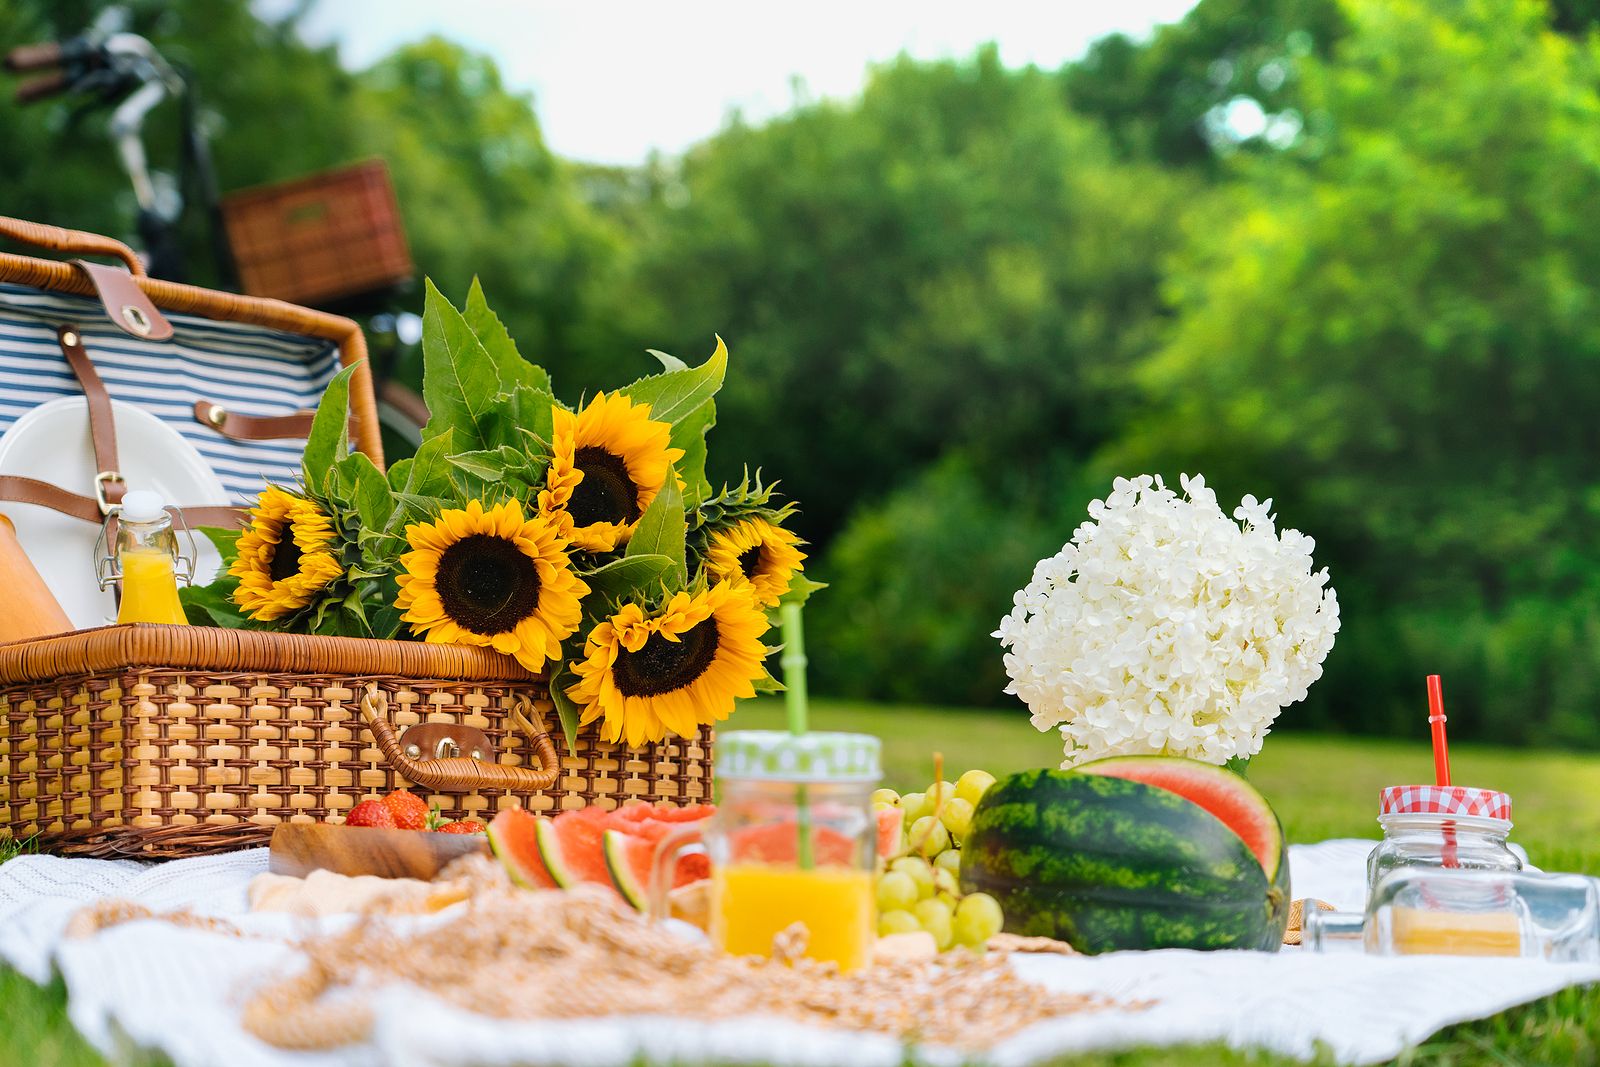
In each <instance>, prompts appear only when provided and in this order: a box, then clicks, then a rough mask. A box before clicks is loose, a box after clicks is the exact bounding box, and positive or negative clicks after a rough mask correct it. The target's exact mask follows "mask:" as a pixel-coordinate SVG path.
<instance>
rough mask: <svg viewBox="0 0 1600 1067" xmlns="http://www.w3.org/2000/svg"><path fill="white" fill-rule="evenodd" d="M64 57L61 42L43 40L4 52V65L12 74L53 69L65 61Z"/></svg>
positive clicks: (65, 57)
mask: <svg viewBox="0 0 1600 1067" xmlns="http://www.w3.org/2000/svg"><path fill="white" fill-rule="evenodd" d="M66 59H67V56H66V50H65V49H64V48H62V46H61V42H59V41H45V42H43V43H41V44H25V45H19V46H17V47H16V48H13V49H12V50H11V51H9V52H7V53H6V57H5V60H4V66H5V68H6V69H7V70H9V71H11V72H12V73H13V74H21V73H23V72H25V71H30V70H53V69H55V68H56V67H59V66H61V65H62V64H63V63H65V62H66ZM19 92H20V90H19Z"/></svg>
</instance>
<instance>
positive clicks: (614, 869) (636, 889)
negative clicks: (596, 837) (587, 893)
mask: <svg viewBox="0 0 1600 1067" xmlns="http://www.w3.org/2000/svg"><path fill="white" fill-rule="evenodd" d="M639 840H640V839H639V838H636V837H632V836H631V835H629V834H625V833H623V832H622V831H621V830H607V831H606V836H605V843H604V844H603V845H602V846H601V847H602V848H603V849H604V850H605V857H606V872H607V873H608V874H610V875H611V884H612V885H613V886H615V887H616V890H617V892H618V893H621V894H622V899H623V900H626V901H627V902H628V903H629V904H631V905H633V909H634V910H635V911H644V910H645V909H646V908H648V907H649V902H650V886H649V883H648V882H645V883H643V884H641V883H640V880H639V877H638V875H637V874H636V873H635V871H634V869H633V864H632V863H631V862H630V861H629V857H628V847H629V844H630V843H633V842H637V841H639ZM651 851H652V852H653V851H654V850H653V849H652V850H651Z"/></svg>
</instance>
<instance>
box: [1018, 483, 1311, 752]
mask: <svg viewBox="0 0 1600 1067" xmlns="http://www.w3.org/2000/svg"><path fill="white" fill-rule="evenodd" d="M1180 482H1181V484H1182V488H1183V494H1184V495H1183V496H1179V495H1178V494H1177V493H1175V492H1173V491H1172V490H1171V489H1168V488H1167V487H1166V485H1165V484H1164V483H1163V482H1162V480H1161V479H1160V478H1159V477H1151V476H1149V475H1144V476H1141V477H1139V478H1134V479H1132V480H1129V479H1126V478H1118V479H1117V480H1116V483H1115V484H1114V485H1113V487H1112V491H1111V495H1110V496H1108V497H1107V498H1106V499H1105V500H1096V501H1095V502H1094V503H1092V504H1090V505H1089V518H1090V521H1088V522H1086V523H1084V524H1083V525H1082V526H1079V527H1078V529H1077V530H1076V531H1075V532H1074V533H1073V535H1072V540H1071V542H1069V543H1068V544H1067V545H1066V546H1064V547H1063V548H1062V549H1061V551H1060V552H1059V553H1057V554H1056V555H1054V556H1051V557H1050V558H1049V559H1044V560H1040V561H1039V564H1038V566H1036V567H1035V568H1034V571H1033V580H1032V581H1030V582H1029V583H1028V586H1027V588H1026V589H1023V590H1021V591H1020V592H1018V593H1017V595H1016V600H1015V607H1013V609H1012V611H1011V614H1010V615H1008V616H1006V617H1005V619H1003V620H1001V623H1000V629H998V630H996V631H995V633H994V636H995V637H998V638H999V639H1000V643H1001V645H1002V646H1004V647H1005V648H1006V649H1007V650H1008V651H1007V652H1006V656H1005V661H1006V673H1007V674H1009V675H1010V676H1011V684H1010V685H1008V686H1007V687H1006V692H1008V693H1014V694H1016V695H1017V696H1019V697H1021V698H1022V700H1023V702H1024V703H1026V704H1027V705H1028V708H1029V710H1031V711H1032V712H1033V724H1034V726H1036V727H1038V728H1039V729H1040V730H1048V729H1050V728H1051V727H1059V728H1060V731H1061V736H1062V739H1063V740H1064V742H1065V749H1066V759H1065V761H1064V762H1063V763H1062V766H1063V767H1071V766H1073V765H1074V764H1078V763H1083V762H1086V761H1088V760H1092V759H1099V758H1101V757H1103V756H1115V755H1130V754H1150V753H1162V754H1166V755H1177V756H1189V757H1192V758H1194V759H1198V760H1204V761H1205V762H1207V763H1217V764H1221V763H1226V762H1227V761H1228V760H1230V759H1232V758H1235V757H1250V756H1253V755H1255V754H1256V753H1257V752H1259V751H1260V750H1261V743H1262V741H1263V740H1264V739H1265V738H1266V735H1267V731H1268V730H1269V729H1271V727H1272V723H1273V721H1274V720H1275V719H1276V718H1277V717H1278V713H1279V712H1280V711H1282V710H1283V709H1284V708H1286V707H1288V706H1289V705H1290V704H1293V703H1295V702H1296V701H1299V700H1302V699H1304V698H1305V695H1306V690H1307V688H1309V687H1310V685H1311V683H1312V682H1314V681H1316V680H1317V679H1318V678H1320V677H1321V676H1322V662H1323V660H1324V659H1326V658H1327V655H1328V652H1329V650H1331V649H1332V648H1333V638H1334V635H1335V634H1337V633H1338V632H1339V601H1338V598H1337V597H1336V596H1335V595H1334V592H1333V590H1332V589H1331V588H1329V586H1328V572H1327V569H1326V568H1324V569H1322V570H1320V571H1313V570H1312V562H1311V552H1312V549H1313V548H1314V547H1315V542H1314V541H1312V539H1311V538H1309V537H1307V536H1305V535H1304V534H1302V533H1300V532H1298V531H1296V530H1285V531H1283V533H1282V535H1281V536H1280V535H1279V534H1278V532H1277V529H1276V525H1275V522H1274V518H1273V516H1272V514H1271V508H1272V501H1271V500H1270V499H1269V500H1265V501H1261V502H1257V500H1256V498H1255V497H1253V496H1246V497H1245V498H1244V499H1243V500H1242V501H1240V503H1239V506H1238V507H1237V508H1235V509H1234V511H1233V518H1234V520H1237V521H1230V520H1229V519H1228V517H1227V516H1226V515H1224V514H1223V513H1222V509H1221V508H1220V507H1219V506H1218V505H1217V495H1216V493H1214V492H1213V491H1212V490H1210V489H1207V488H1206V483H1205V479H1204V478H1201V477H1199V476H1196V477H1194V478H1190V477H1188V476H1187V475H1185V476H1184V477H1182V478H1181V479H1180Z"/></svg>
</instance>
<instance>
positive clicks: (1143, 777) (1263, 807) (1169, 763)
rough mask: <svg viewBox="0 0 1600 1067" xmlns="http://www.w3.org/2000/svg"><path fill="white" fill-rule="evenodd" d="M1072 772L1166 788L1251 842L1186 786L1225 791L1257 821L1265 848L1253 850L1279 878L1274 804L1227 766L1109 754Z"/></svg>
mask: <svg viewBox="0 0 1600 1067" xmlns="http://www.w3.org/2000/svg"><path fill="white" fill-rule="evenodd" d="M1073 771H1074V772H1075V773H1078V774H1105V775H1110V776H1111V777H1113V778H1128V779H1131V780H1133V781H1136V782H1143V783H1145V784H1146V785H1154V786H1159V787H1162V788H1165V789H1167V790H1168V791H1170V792H1176V793H1178V795H1180V796H1187V797H1188V799H1189V800H1191V801H1192V802H1193V803H1196V804H1199V805H1200V806H1201V807H1203V808H1206V810H1208V811H1210V812H1211V813H1212V814H1213V815H1216V816H1217V818H1218V819H1220V820H1221V821H1222V824H1223V825H1224V826H1227V827H1228V828H1229V829H1231V830H1233V832H1234V833H1237V834H1239V836H1240V837H1241V838H1243V839H1244V842H1245V844H1247V845H1248V844H1250V843H1251V839H1250V836H1249V835H1247V834H1245V833H1242V832H1241V831H1240V828H1239V827H1238V826H1236V825H1234V824H1233V823H1232V822H1231V821H1230V820H1229V819H1228V818H1226V817H1225V816H1224V815H1223V814H1222V813H1221V812H1219V811H1217V810H1216V809H1215V808H1214V807H1212V806H1211V805H1209V804H1207V803H1206V801H1205V800H1202V799H1200V798H1198V797H1194V796H1190V795H1189V794H1188V793H1186V792H1185V789H1184V787H1185V786H1187V785H1189V784H1191V783H1193V784H1195V785H1198V786H1201V787H1202V788H1203V789H1205V790H1207V791H1215V792H1216V793H1218V794H1222V795H1223V796H1225V797H1226V798H1227V799H1229V800H1231V801H1232V802H1233V806H1234V807H1235V808H1238V809H1242V810H1243V811H1244V812H1245V813H1247V814H1248V815H1249V816H1250V820H1251V822H1252V823H1254V826H1253V827H1251V828H1252V829H1255V830H1257V831H1259V832H1260V835H1261V837H1262V839H1263V848H1260V849H1257V848H1254V847H1252V851H1253V852H1255V853H1256V858H1257V859H1259V860H1260V861H1261V867H1262V869H1263V870H1264V871H1266V873H1267V877H1268V878H1269V879H1272V878H1276V877H1277V874H1278V868H1279V867H1280V866H1282V865H1283V859H1284V848H1283V827H1282V826H1281V825H1280V824H1279V822H1278V817H1277V815H1276V814H1275V813H1274V812H1273V810H1272V805H1271V804H1268V803H1267V798H1266V797H1264V796H1262V795H1261V792H1260V790H1258V789H1256V787H1255V786H1253V785H1251V784H1250V783H1249V782H1248V781H1246V780H1245V779H1244V778H1243V777H1241V776H1240V775H1238V774H1235V773H1234V772H1233V771H1230V770H1228V769H1227V768H1225V767H1218V766H1217V765H1215V764H1212V763H1201V762H1200V761H1199V760H1192V759H1184V758H1183V757H1181V756H1153V755H1152V756H1110V757H1107V758H1106V759H1099V760H1093V761H1092V762H1089V763H1081V764H1079V765H1078V766H1076V767H1074V768H1073Z"/></svg>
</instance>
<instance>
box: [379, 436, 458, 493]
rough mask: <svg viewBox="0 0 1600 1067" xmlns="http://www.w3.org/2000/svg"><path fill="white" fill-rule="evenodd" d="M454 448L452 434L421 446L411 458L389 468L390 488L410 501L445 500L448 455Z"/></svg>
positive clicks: (436, 438)
mask: <svg viewBox="0 0 1600 1067" xmlns="http://www.w3.org/2000/svg"><path fill="white" fill-rule="evenodd" d="M455 447H456V438H455V433H454V431H451V430H446V431H444V432H443V433H441V434H439V436H437V437H430V438H429V439H428V440H426V441H424V442H422V447H420V448H418V449H417V454H416V455H415V456H414V457H412V458H411V459H409V460H401V461H400V462H399V463H396V464H395V465H394V466H393V467H392V468H390V472H389V486H390V488H392V489H395V490H397V491H398V492H400V493H403V494H405V495H406V496H411V497H444V496H448V495H449V493H450V455H451V453H452V452H453V451H455Z"/></svg>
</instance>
